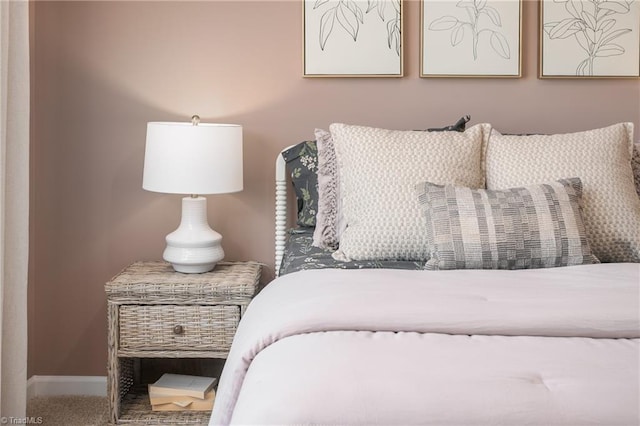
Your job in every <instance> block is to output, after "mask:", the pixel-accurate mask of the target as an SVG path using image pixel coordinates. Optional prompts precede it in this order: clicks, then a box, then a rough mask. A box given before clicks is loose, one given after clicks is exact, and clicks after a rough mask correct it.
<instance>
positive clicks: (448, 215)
mask: <svg viewBox="0 0 640 426" xmlns="http://www.w3.org/2000/svg"><path fill="white" fill-rule="evenodd" d="M416 191H417V194H418V203H419V204H420V207H421V208H422V211H423V213H424V216H425V217H426V229H427V234H428V236H429V239H428V246H429V256H430V258H429V260H428V261H427V263H426V264H425V269H532V268H551V267H555V266H569V265H583V264H591V263H598V259H596V258H595V257H594V256H593V254H592V252H591V247H590V246H589V241H588V240H587V234H586V232H585V228H584V222H583V219H582V207H581V201H582V199H581V197H582V184H581V182H580V179H579V178H572V179H562V180H559V181H557V182H553V183H548V184H543V185H532V186H527V187H522V188H511V189H505V190H502V191H493V190H485V189H470V188H463V187H456V186H452V185H436V184H433V183H430V182H425V183H422V184H418V185H417V186H416Z"/></svg>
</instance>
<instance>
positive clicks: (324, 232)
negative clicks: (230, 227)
mask: <svg viewBox="0 0 640 426" xmlns="http://www.w3.org/2000/svg"><path fill="white" fill-rule="evenodd" d="M470 119H471V116H470V115H465V116H463V117H461V118H460V119H459V120H458V121H456V122H455V123H454V124H452V125H450V126H445V127H440V128H430V129H428V130H427V131H429V132H442V131H456V132H464V130H465V128H466V124H467V122H469V120H470ZM315 137H316V141H317V145H318V212H317V214H316V228H315V230H314V233H313V242H312V245H313V246H315V247H320V248H323V249H330V250H336V249H337V248H338V244H339V242H340V236H341V235H342V232H343V231H344V229H345V223H344V216H343V214H342V203H341V201H340V200H341V199H340V196H339V193H338V192H339V184H338V175H337V165H336V155H335V149H334V146H333V139H332V138H331V133H329V132H327V131H326V130H322V129H316V130H315Z"/></svg>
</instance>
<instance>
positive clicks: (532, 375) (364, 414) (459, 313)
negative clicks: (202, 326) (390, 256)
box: [210, 264, 640, 425]
mask: <svg viewBox="0 0 640 426" xmlns="http://www.w3.org/2000/svg"><path fill="white" fill-rule="evenodd" d="M639 363H640V265H638V264H598V265H585V266H573V267H565V268H554V269H537V270H524V271H404V270H384V269H383V270H380V269H378V270H374V269H371V270H332V269H324V270H309V271H301V272H297V273H293V274H289V275H285V276H283V277H280V278H278V279H276V280H275V281H274V282H272V283H270V284H269V285H268V286H267V287H266V288H265V289H264V290H263V291H262V292H261V293H260V294H259V295H258V296H257V297H256V298H255V299H254V300H253V302H252V303H251V304H250V306H249V308H248V310H247V312H246V314H245V316H244V317H243V319H242V322H241V324H240V327H239V329H238V332H237V334H236V337H235V340H234V342H233V345H232V348H231V352H230V354H229V358H228V360H227V363H226V365H225V369H224V372H223V374H222V377H221V379H220V385H219V387H218V391H217V396H216V401H215V406H214V409H213V413H212V417H211V421H210V424H211V425H218V424H229V423H235V424H292V423H297V424H311V423H313V424H434V425H439V424H449V425H453V424H540V425H542V424H565V425H575V424H607V425H613V424H621V425H626V424H629V425H632V424H636V425H637V424H638V423H640V415H639V408H638V405H639V400H640V390H639V388H640V375H639V374H640V373H639V366H638V364H639Z"/></svg>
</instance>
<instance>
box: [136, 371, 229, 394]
mask: <svg viewBox="0 0 640 426" xmlns="http://www.w3.org/2000/svg"><path fill="white" fill-rule="evenodd" d="M216 381H217V379H216V378H215V377H204V376H188V375H186V374H171V373H165V374H163V375H162V377H160V378H159V379H158V380H157V381H156V382H155V383H151V384H149V393H150V394H151V393H153V394H156V395H157V394H164V395H174V396H175V395H181V396H193V397H195V398H200V399H205V397H206V395H207V392H209V391H210V390H211V389H213V386H214V385H215V384H216Z"/></svg>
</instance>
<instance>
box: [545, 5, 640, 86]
mask: <svg viewBox="0 0 640 426" xmlns="http://www.w3.org/2000/svg"><path fill="white" fill-rule="evenodd" d="M539 76H540V77H541V78H554V77H555V78H569V77H571V78H616V77H617V78H624V77H626V78H630V77H640V0H606V1H603V0H541V2H540V62H539Z"/></svg>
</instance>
